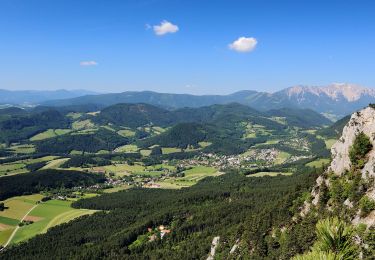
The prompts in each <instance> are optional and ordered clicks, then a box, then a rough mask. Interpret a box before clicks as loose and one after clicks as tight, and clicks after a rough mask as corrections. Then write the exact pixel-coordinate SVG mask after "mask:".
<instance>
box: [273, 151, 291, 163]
mask: <svg viewBox="0 0 375 260" xmlns="http://www.w3.org/2000/svg"><path fill="white" fill-rule="evenodd" d="M289 157H290V154H289V153H287V152H279V154H278V155H277V157H276V160H275V164H282V163H284V162H285V161H286V160H287V159H288V158H289Z"/></svg>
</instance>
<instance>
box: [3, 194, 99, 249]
mask: <svg viewBox="0 0 375 260" xmlns="http://www.w3.org/2000/svg"><path fill="white" fill-rule="evenodd" d="M42 198H43V196H42V195H40V194H34V195H27V196H19V197H13V198H10V199H7V200H5V201H4V204H5V206H6V207H7V209H5V210H4V211H1V212H0V245H4V244H5V243H6V242H7V241H8V240H9V238H10V237H11V236H12V234H13V233H14V231H15V230H16V232H15V233H14V234H13V238H12V239H11V241H10V243H11V244H12V243H18V242H21V241H24V240H27V239H29V238H31V237H33V236H35V235H37V234H40V233H44V232H46V231H47V230H48V228H50V227H53V226H56V225H59V224H61V223H65V222H68V221H70V220H72V219H74V218H77V217H80V216H82V215H87V214H92V213H94V212H95V211H93V210H82V209H73V208H71V206H70V205H71V203H72V201H61V200H50V201H47V202H42V203H39V201H40V200H41V199H42ZM31 209H32V210H31ZM30 210H31V211H30ZM29 211H30V212H29ZM28 212H29V213H28ZM27 213H28V214H27ZM22 219H24V221H33V223H32V224H29V225H24V226H22V227H19V228H17V226H18V224H19V223H20V221H21V220H22Z"/></svg>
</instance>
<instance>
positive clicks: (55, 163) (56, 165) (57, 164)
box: [43, 158, 69, 170]
mask: <svg viewBox="0 0 375 260" xmlns="http://www.w3.org/2000/svg"><path fill="white" fill-rule="evenodd" d="M68 160H69V158H59V159H54V160H51V161H50V162H48V164H47V165H46V166H44V167H43V169H44V170H45V169H56V168H59V167H60V166H61V165H62V164H63V163H64V162H66V161H68Z"/></svg>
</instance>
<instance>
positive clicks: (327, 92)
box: [286, 83, 375, 102]
mask: <svg viewBox="0 0 375 260" xmlns="http://www.w3.org/2000/svg"><path fill="white" fill-rule="evenodd" d="M286 94H287V96H288V97H289V98H293V97H294V98H295V97H298V98H299V99H301V100H303V99H304V98H305V96H306V95H308V94H310V95H314V96H317V97H322V96H326V97H328V98H330V99H332V100H336V101H337V100H339V99H340V98H344V99H346V100H347V101H348V102H355V101H357V100H359V99H360V98H361V97H363V96H371V97H375V90H374V89H370V88H365V87H361V86H359V85H355V84H348V83H333V84H331V85H328V86H295V87H290V88H288V89H286Z"/></svg>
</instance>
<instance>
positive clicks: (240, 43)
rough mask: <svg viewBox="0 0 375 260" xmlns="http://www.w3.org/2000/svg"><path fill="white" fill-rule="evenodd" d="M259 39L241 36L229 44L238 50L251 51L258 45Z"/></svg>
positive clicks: (232, 48) (231, 47)
mask: <svg viewBox="0 0 375 260" xmlns="http://www.w3.org/2000/svg"><path fill="white" fill-rule="evenodd" d="M257 43H258V41H257V39H255V38H253V37H240V38H238V39H237V40H235V41H234V42H232V43H231V44H229V49H231V50H234V51H238V52H251V51H253V50H254V49H255V46H257Z"/></svg>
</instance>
